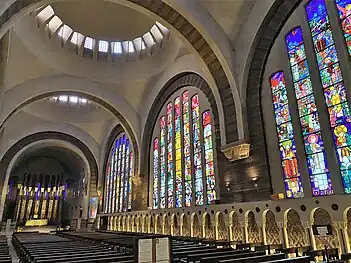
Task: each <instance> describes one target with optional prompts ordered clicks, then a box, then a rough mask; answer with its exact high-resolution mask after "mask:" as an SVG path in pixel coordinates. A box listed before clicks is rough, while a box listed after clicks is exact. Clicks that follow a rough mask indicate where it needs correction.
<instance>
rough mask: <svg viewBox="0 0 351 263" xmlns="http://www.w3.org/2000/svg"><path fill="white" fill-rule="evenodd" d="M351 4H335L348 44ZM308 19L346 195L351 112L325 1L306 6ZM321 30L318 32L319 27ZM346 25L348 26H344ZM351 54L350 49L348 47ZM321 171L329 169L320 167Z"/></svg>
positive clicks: (344, 0) (343, 1)
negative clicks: (317, 27) (316, 28)
mask: <svg viewBox="0 0 351 263" xmlns="http://www.w3.org/2000/svg"><path fill="white" fill-rule="evenodd" d="M350 3H351V2H350V1H347V0H336V5H337V9H338V12H339V16H340V19H341V20H342V24H343V30H344V36H345V39H346V42H348V44H349V41H350V39H349V34H348V29H349V27H350V26H351V24H349V21H350V20H349V15H350V14H351V4H350ZM305 8H306V14H307V19H308V22H309V25H310V30H311V35H312V38H313V45H314V51H315V55H316V58H317V64H318V69H319V74H320V79H321V83H322V88H323V92H324V97H325V102H326V106H327V107H328V113H329V123H330V126H331V127H332V130H333V136H334V145H335V148H336V151H337V154H338V159H339V163H340V170H341V177H342V181H343V185H344V191H345V192H346V193H351V177H350V172H349V169H351V167H349V165H348V162H349V161H350V160H351V158H349V155H348V154H349V149H350V148H349V147H350V146H351V141H350V138H351V130H350V126H349V125H350V124H349V123H350V122H351V110H350V107H349V104H348V102H347V95H346V91H345V87H344V83H343V76H342V72H341V69H340V64H339V59H338V54H337V51H336V47H335V44H334V38H333V34H332V30H331V26H330V22H329V17H328V13H327V7H326V5H325V1H324V0H312V1H310V2H309V3H308V4H307V5H306V7H305ZM318 24H319V25H323V26H320V27H319V29H318V31H316V30H315V27H316V25H318ZM345 25H347V26H345ZM348 48H349V50H350V46H349V45H348ZM318 169H320V171H322V170H323V169H326V168H324V167H318Z"/></svg>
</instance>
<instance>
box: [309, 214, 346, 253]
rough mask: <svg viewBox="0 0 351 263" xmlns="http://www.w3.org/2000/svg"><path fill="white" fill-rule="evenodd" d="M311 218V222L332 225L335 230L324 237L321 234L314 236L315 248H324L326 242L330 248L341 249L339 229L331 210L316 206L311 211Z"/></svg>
mask: <svg viewBox="0 0 351 263" xmlns="http://www.w3.org/2000/svg"><path fill="white" fill-rule="evenodd" d="M310 220H311V224H314V225H331V227H332V232H333V235H331V236H326V237H323V238H322V237H320V236H313V238H314V239H315V242H316V248H315V249H317V250H320V249H324V245H325V244H326V245H327V246H328V248H338V249H339V251H340V249H341V245H340V239H339V231H338V230H337V228H336V227H335V225H334V223H333V221H332V218H331V216H330V214H329V212H328V211H327V210H325V209H324V208H315V209H313V210H312V211H311V215H310Z"/></svg>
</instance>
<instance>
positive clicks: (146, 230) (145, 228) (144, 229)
mask: <svg viewBox="0 0 351 263" xmlns="http://www.w3.org/2000/svg"><path fill="white" fill-rule="evenodd" d="M148 221H149V215H145V216H144V217H143V233H149V229H148Z"/></svg>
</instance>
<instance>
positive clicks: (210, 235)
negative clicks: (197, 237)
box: [202, 213, 216, 239]
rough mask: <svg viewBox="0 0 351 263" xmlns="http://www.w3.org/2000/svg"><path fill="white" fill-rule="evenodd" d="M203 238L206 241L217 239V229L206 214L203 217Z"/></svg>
mask: <svg viewBox="0 0 351 263" xmlns="http://www.w3.org/2000/svg"><path fill="white" fill-rule="evenodd" d="M202 226H203V237H204V238H205V239H216V236H215V229H214V226H213V225H212V222H211V216H210V214H209V213H204V214H203V216H202Z"/></svg>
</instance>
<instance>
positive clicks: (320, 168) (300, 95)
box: [285, 7, 333, 196]
mask: <svg viewBox="0 0 351 263" xmlns="http://www.w3.org/2000/svg"><path fill="white" fill-rule="evenodd" d="M314 8H318V7H314ZM309 16H311V17H315V16H314V15H313V14H312V13H310V14H309ZM285 41H286V46H287V49H288V53H289V62H290V68H291V72H292V76H293V82H294V90H295V97H296V99H297V105H298V113H299V117H300V124H301V129H302V135H303V136H304V145H305V152H306V157H307V164H308V171H309V176H310V182H311V186H312V194H313V195H314V196H320V195H330V194H332V193H333V190H332V184H331V181H330V175H329V171H328V164H327V160H326V158H325V154H324V151H325V149H324V146H323V145H324V144H323V138H322V134H321V132H320V129H321V128H320V122H319V116H318V110H317V106H316V103H315V98H314V93H313V89H312V83H311V80H310V71H309V66H308V63H307V59H306V54H305V47H304V40H303V35H302V30H301V28H300V27H297V28H294V29H293V30H291V31H290V32H289V34H287V36H286V38H285ZM297 57H298V59H292V58H297ZM323 59H324V58H322V57H321V63H325V61H324V60H323ZM295 61H299V62H298V63H297V64H295ZM289 154H291V153H289ZM295 184H296V185H298V182H295Z"/></svg>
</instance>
